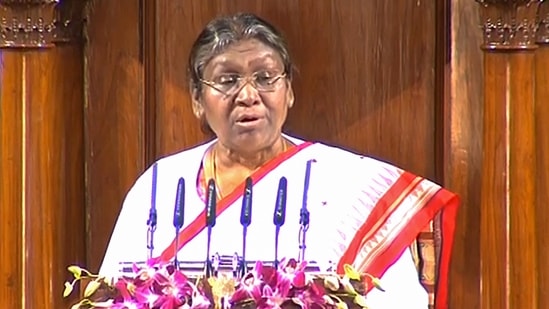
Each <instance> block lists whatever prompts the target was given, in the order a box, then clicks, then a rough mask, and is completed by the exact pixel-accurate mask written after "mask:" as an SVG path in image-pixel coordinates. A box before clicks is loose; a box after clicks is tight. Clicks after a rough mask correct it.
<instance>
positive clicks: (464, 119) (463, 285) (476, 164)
mask: <svg viewBox="0 0 549 309" xmlns="http://www.w3.org/2000/svg"><path fill="white" fill-rule="evenodd" d="M447 10H448V11H449V12H447V14H449V15H450V16H449V21H448V23H447V24H446V25H445V26H442V25H439V29H443V30H442V31H444V32H446V31H447V39H446V40H445V43H444V46H446V48H447V50H446V52H445V53H444V55H445V57H446V60H445V61H444V62H445V66H444V72H443V73H442V75H444V78H445V82H444V85H445V86H444V90H443V91H441V92H442V93H443V97H444V101H445V104H444V105H443V111H442V113H443V122H442V124H441V128H443V131H444V136H443V151H444V156H443V158H444V160H443V162H442V165H441V168H442V169H443V170H442V172H443V177H444V185H445V186H446V187H447V188H448V189H450V190H452V191H454V192H456V193H457V194H458V195H459V196H460V198H461V202H462V203H461V206H460V209H459V212H458V219H457V222H456V235H455V239H454V250H453V254H452V263H451V268H450V294H449V298H450V300H449V308H480V263H479V259H480V239H479V234H480V192H481V190H480V174H481V167H482V123H483V121H482V114H483V93H482V92H483V88H482V87H483V82H482V79H483V66H482V52H481V50H480V48H479V47H480V45H481V43H482V33H481V31H479V25H480V19H479V15H478V10H477V4H476V3H475V2H474V1H470V0H458V1H451V2H450V4H449V8H447ZM444 29H446V30H444Z"/></svg>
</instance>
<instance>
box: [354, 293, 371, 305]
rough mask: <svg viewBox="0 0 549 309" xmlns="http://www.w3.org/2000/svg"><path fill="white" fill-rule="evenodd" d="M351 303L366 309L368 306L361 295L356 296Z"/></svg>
mask: <svg viewBox="0 0 549 309" xmlns="http://www.w3.org/2000/svg"><path fill="white" fill-rule="evenodd" d="M353 302H354V303H355V304H357V305H359V306H360V307H362V308H368V304H367V303H366V298H365V297H364V296H362V295H356V296H355V298H354V299H353Z"/></svg>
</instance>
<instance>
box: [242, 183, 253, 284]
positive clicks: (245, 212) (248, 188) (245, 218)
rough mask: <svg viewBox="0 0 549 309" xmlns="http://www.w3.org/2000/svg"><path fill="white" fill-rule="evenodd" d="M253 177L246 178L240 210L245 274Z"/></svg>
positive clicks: (243, 272) (244, 270)
mask: <svg viewBox="0 0 549 309" xmlns="http://www.w3.org/2000/svg"><path fill="white" fill-rule="evenodd" d="M252 186H253V182H252V178H251V177H248V178H246V183H245V186H244V194H243V197H242V209H241V211H240V224H242V263H241V269H240V271H241V274H242V276H244V275H245V274H246V271H247V267H246V235H247V232H248V226H250V224H251V223H252Z"/></svg>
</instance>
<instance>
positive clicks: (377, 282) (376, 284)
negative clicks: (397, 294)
mask: <svg viewBox="0 0 549 309" xmlns="http://www.w3.org/2000/svg"><path fill="white" fill-rule="evenodd" d="M372 284H373V285H374V287H375V288H376V289H378V290H380V291H382V292H385V289H383V288H382V287H381V281H380V280H379V279H378V278H372Z"/></svg>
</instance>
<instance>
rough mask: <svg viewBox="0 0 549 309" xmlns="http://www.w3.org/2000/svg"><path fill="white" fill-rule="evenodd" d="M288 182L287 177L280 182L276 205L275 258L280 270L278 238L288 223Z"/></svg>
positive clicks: (274, 221) (276, 265)
mask: <svg viewBox="0 0 549 309" xmlns="http://www.w3.org/2000/svg"><path fill="white" fill-rule="evenodd" d="M287 185H288V181H287V180H286V177H281V178H280V180H279V181H278V191H277V194H276V204H275V210H274V215H273V224H274V225H275V226H276V229H275V258H274V267H275V269H278V236H279V234H280V227H281V226H282V225H284V222H285V221H286V190H287Z"/></svg>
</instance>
